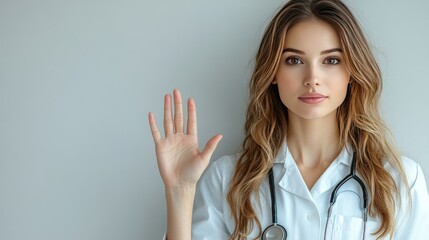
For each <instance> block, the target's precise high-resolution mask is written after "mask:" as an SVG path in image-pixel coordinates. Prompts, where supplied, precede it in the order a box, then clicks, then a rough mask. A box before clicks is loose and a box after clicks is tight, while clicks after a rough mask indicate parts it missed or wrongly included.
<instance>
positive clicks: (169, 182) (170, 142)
mask: <svg viewBox="0 0 429 240" xmlns="http://www.w3.org/2000/svg"><path fill="white" fill-rule="evenodd" d="M173 96H174V119H173V111H172V100H171V96H170V95H168V94H167V95H166V96H165V98H164V132H165V138H164V139H162V137H161V133H160V131H159V129H158V127H157V125H156V121H155V117H154V116H153V114H152V113H149V125H150V128H151V132H152V136H153V139H154V142H155V149H156V158H157V162H158V168H159V172H160V174H161V177H162V180H163V181H164V185H165V187H166V188H183V187H190V186H195V184H196V183H197V181H198V179H199V178H200V177H201V174H202V173H203V172H204V170H205V169H206V167H207V165H208V163H209V161H210V158H211V156H212V154H213V152H214V150H215V149H216V146H217V144H218V143H219V141H220V139H221V138H222V136H221V135H216V136H214V137H212V138H211V139H210V140H209V141H208V142H207V144H206V146H205V148H204V150H203V151H202V152H200V151H199V148H198V136H197V113H196V107H195V102H194V100H193V99H191V98H190V99H189V100H188V122H187V129H186V130H187V131H186V133H185V132H184V127H183V125H184V123H183V110H182V109H183V107H182V97H181V96H180V91H179V90H177V89H175V90H174V91H173Z"/></svg>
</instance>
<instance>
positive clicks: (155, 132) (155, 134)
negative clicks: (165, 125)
mask: <svg viewBox="0 0 429 240" xmlns="http://www.w3.org/2000/svg"><path fill="white" fill-rule="evenodd" d="M149 126H150V130H151V132H152V137H153V140H154V141H155V143H157V142H159V141H161V139H162V137H161V133H159V129H158V126H156V120H155V117H154V116H153V113H151V112H150V113H149Z"/></svg>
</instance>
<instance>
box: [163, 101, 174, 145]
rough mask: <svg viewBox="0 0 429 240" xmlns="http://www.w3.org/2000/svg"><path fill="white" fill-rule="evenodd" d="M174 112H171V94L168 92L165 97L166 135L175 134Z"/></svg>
mask: <svg viewBox="0 0 429 240" xmlns="http://www.w3.org/2000/svg"><path fill="white" fill-rule="evenodd" d="M172 115H173V113H172V112H171V96H170V94H166V95H165V97H164V132H165V137H167V136H168V135H170V134H173V117H172Z"/></svg>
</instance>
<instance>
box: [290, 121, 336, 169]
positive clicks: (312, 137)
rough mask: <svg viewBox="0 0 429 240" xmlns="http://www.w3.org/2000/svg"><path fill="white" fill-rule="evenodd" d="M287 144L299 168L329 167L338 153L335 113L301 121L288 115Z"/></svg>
mask: <svg viewBox="0 0 429 240" xmlns="http://www.w3.org/2000/svg"><path fill="white" fill-rule="evenodd" d="M287 143H288V148H289V151H290V152H291V154H292V156H293V158H294V159H295V161H296V163H297V164H298V165H299V166H303V167H306V168H314V167H318V166H326V165H329V164H330V163H331V162H332V161H334V160H335V158H336V157H337V156H338V154H339V153H340V150H341V148H342V146H339V145H340V144H339V143H340V140H339V129H338V122H337V119H336V116H335V113H333V114H330V115H328V116H326V117H324V118H321V119H311V120H308V119H303V118H300V117H298V116H297V115H294V114H293V113H292V114H289V117H288V133H287Z"/></svg>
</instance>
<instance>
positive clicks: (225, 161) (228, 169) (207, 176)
mask: <svg viewBox="0 0 429 240" xmlns="http://www.w3.org/2000/svg"><path fill="white" fill-rule="evenodd" d="M238 157H239V155H238V154H237V155H225V156H222V157H220V158H218V159H216V160H214V161H212V162H211V163H210V164H209V166H208V167H207V169H206V171H205V172H204V174H203V176H201V179H200V182H201V184H210V185H213V184H215V185H218V186H222V187H223V188H226V187H227V185H228V184H229V181H230V179H231V177H232V175H233V174H234V170H235V166H236V163H237V160H238Z"/></svg>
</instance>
